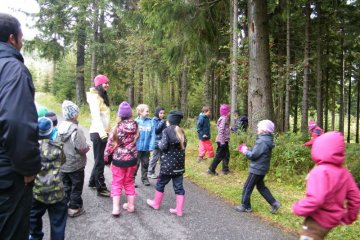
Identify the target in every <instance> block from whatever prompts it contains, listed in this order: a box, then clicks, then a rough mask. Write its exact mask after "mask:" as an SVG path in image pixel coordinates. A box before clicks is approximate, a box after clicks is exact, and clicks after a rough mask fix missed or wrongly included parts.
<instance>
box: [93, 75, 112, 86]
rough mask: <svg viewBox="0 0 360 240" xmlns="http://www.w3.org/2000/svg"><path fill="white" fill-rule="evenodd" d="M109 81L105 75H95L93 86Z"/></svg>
mask: <svg viewBox="0 0 360 240" xmlns="http://www.w3.org/2000/svg"><path fill="white" fill-rule="evenodd" d="M108 82H109V79H108V77H107V76H105V75H97V76H96V77H95V78H94V85H95V87H97V86H100V85H102V84H104V83H108Z"/></svg>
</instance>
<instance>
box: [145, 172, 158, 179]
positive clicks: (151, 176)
mask: <svg viewBox="0 0 360 240" xmlns="http://www.w3.org/2000/svg"><path fill="white" fill-rule="evenodd" d="M147 177H148V178H152V179H157V176H156V174H155V173H153V174H148V175H147Z"/></svg>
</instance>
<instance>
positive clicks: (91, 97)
mask: <svg viewBox="0 0 360 240" xmlns="http://www.w3.org/2000/svg"><path fill="white" fill-rule="evenodd" d="M86 100H87V102H88V103H89V107H90V113H91V126H90V131H89V132H90V133H98V134H99V135H100V138H101V139H103V138H106V137H107V136H108V133H109V132H110V108H109V107H108V106H106V104H105V103H104V100H103V99H102V97H100V95H99V93H98V91H97V90H96V89H95V88H90V91H89V92H87V93H86Z"/></svg>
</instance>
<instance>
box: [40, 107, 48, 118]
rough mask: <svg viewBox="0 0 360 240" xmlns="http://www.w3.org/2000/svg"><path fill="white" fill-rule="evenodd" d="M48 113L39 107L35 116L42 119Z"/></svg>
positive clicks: (44, 108) (45, 109)
mask: <svg viewBox="0 0 360 240" xmlns="http://www.w3.org/2000/svg"><path fill="white" fill-rule="evenodd" d="M48 112H49V110H48V109H47V108H46V107H39V109H38V110H37V115H38V117H39V118H40V117H44V116H45V114H47V113H48Z"/></svg>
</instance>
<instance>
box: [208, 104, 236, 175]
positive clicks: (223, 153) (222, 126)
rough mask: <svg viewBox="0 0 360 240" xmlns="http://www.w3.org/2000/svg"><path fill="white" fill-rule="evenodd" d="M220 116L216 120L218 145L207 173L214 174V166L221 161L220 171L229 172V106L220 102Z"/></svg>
mask: <svg viewBox="0 0 360 240" xmlns="http://www.w3.org/2000/svg"><path fill="white" fill-rule="evenodd" d="M220 115H221V116H220V118H219V120H218V121H217V128H218V135H217V136H216V143H217V145H218V147H217V149H216V155H215V158H214V160H213V162H212V163H211V165H210V167H209V169H208V171H207V173H208V174H210V175H213V176H216V175H217V173H216V167H217V166H218V165H219V163H220V162H221V161H223V164H222V173H223V174H224V175H226V174H228V173H229V160H230V151H229V142H230V106H229V105H227V104H221V106H220Z"/></svg>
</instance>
